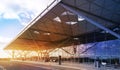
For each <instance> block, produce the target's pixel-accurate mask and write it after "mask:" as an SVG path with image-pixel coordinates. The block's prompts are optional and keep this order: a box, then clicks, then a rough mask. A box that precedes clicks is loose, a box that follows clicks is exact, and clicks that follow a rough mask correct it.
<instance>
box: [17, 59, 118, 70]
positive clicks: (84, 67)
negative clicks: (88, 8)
mask: <svg viewBox="0 0 120 70" xmlns="http://www.w3.org/2000/svg"><path fill="white" fill-rule="evenodd" d="M19 62H21V63H23V64H27V65H32V66H35V67H38V66H41V65H42V67H43V68H47V69H50V70H120V67H119V68H114V66H110V67H106V66H101V67H100V68H96V67H94V64H90V63H89V64H88V63H84V64H79V63H71V62H70V63H62V64H61V65H59V64H58V63H55V62H39V61H19Z"/></svg>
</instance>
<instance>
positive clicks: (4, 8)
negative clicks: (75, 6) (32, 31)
mask: <svg viewBox="0 0 120 70" xmlns="http://www.w3.org/2000/svg"><path fill="white" fill-rule="evenodd" d="M53 1H54V0H0V49H1V50H2V49H3V48H4V47H5V45H7V44H8V43H10V41H11V40H13V39H14V38H15V37H16V35H17V34H18V33H19V32H20V31H21V30H22V29H23V28H24V27H25V26H27V25H28V24H29V22H30V21H31V20H32V19H34V18H35V17H36V16H37V15H38V14H39V13H41V12H42V11H43V10H44V9H45V8H46V7H47V6H48V5H49V4H50V3H51V2H53ZM1 50H0V51H1ZM1 52H2V51H1Z"/></svg>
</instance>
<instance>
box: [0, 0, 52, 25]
mask: <svg viewBox="0 0 120 70" xmlns="http://www.w3.org/2000/svg"><path fill="white" fill-rule="evenodd" d="M0 1H1V2H0V18H4V19H16V20H19V22H20V23H21V25H23V26H26V25H27V24H28V22H30V20H32V19H33V18H34V17H35V16H37V15H38V14H39V13H40V12H41V11H43V10H44V9H45V8H46V7H47V6H48V5H49V4H50V3H51V2H52V1H53V0H0ZM43 2H44V3H43Z"/></svg>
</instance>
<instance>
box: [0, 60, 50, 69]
mask: <svg viewBox="0 0 120 70" xmlns="http://www.w3.org/2000/svg"><path fill="white" fill-rule="evenodd" d="M0 70H51V69H47V68H42V66H41V67H40V66H39V67H37V66H32V65H26V64H22V63H19V62H8V61H0Z"/></svg>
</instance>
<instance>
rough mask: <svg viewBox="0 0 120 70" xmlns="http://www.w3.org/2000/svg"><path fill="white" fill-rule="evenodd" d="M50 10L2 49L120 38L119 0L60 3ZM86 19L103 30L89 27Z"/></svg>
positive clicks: (63, 1)
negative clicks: (95, 23) (97, 24)
mask: <svg viewBox="0 0 120 70" xmlns="http://www.w3.org/2000/svg"><path fill="white" fill-rule="evenodd" d="M55 1H57V0H55ZM51 5H52V4H51ZM65 6H67V7H69V9H72V10H73V11H71V10H69V9H68V8H66V7H65ZM49 7H50V6H49ZM49 7H48V8H47V9H45V10H44V11H43V12H42V13H44V12H46V10H49V11H48V12H46V13H45V14H44V15H43V14H42V13H41V14H40V15H39V16H38V17H37V18H35V19H34V20H33V21H32V22H31V24H30V25H28V26H27V27H26V28H25V29H24V30H23V31H22V32H21V33H20V34H19V35H18V36H17V37H16V38H15V40H14V41H12V42H11V43H10V44H9V45H8V46H7V47H6V48H5V49H14V50H43V49H51V48H57V47H63V46H70V45H73V44H80V43H90V42H97V41H105V40H112V39H117V38H119V37H120V1H119V0H61V1H60V2H59V3H58V4H57V5H55V6H54V7H53V8H52V9H49ZM74 11H75V12H74ZM79 13H80V14H82V15H81V16H80V15H78V14H79ZM41 15H42V16H41ZM83 15H84V16H85V17H84V16H83ZM86 17H87V18H86ZM88 18H89V19H90V20H93V21H94V22H97V23H99V24H100V25H101V26H103V27H104V28H103V29H102V28H100V27H99V26H96V25H94V24H91V23H92V22H89V19H88ZM106 29H108V30H106ZM112 34H113V35H112ZM115 36H116V37H115Z"/></svg>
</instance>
